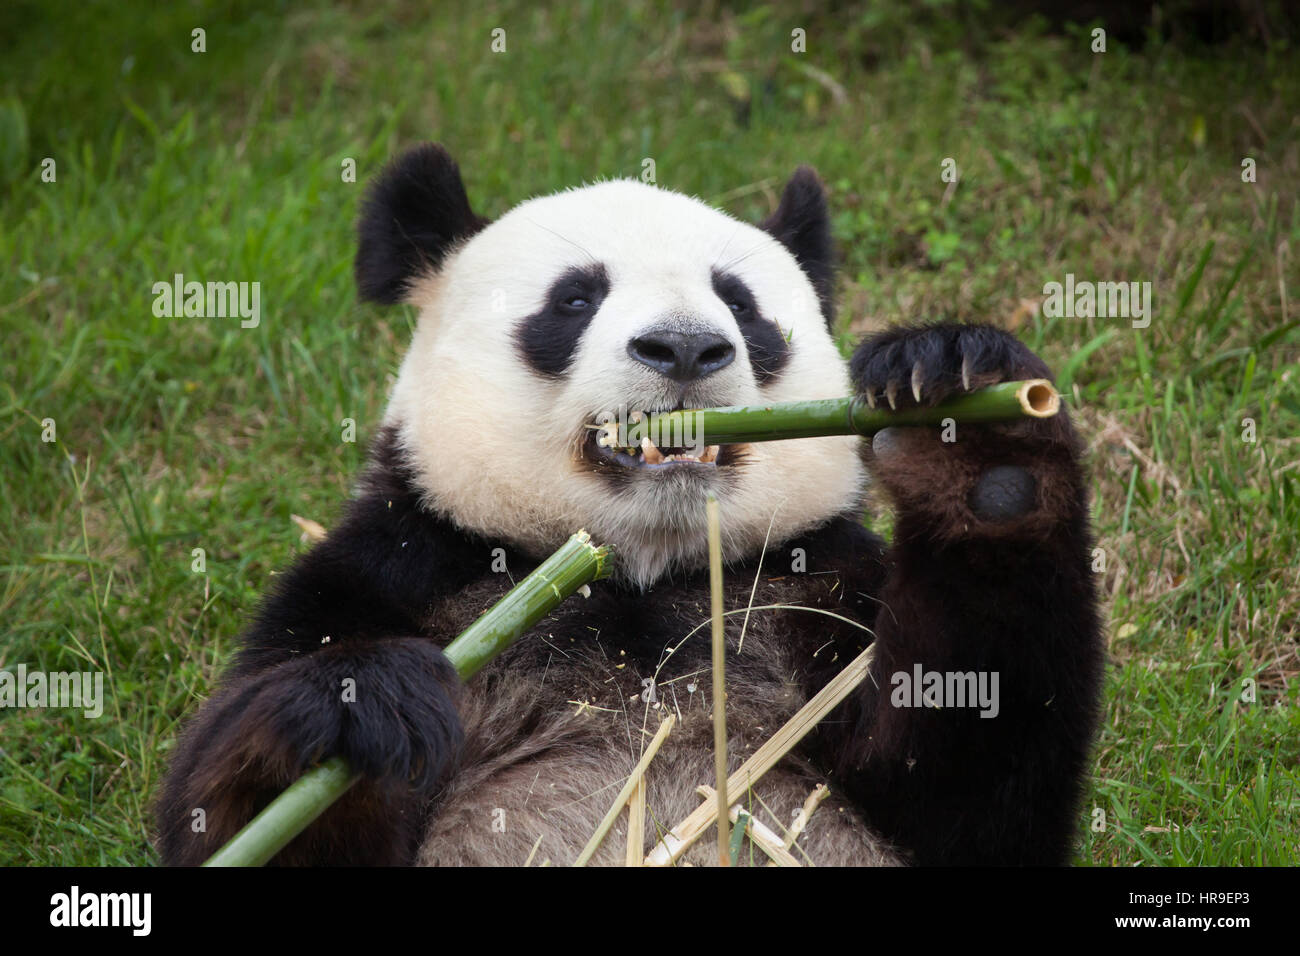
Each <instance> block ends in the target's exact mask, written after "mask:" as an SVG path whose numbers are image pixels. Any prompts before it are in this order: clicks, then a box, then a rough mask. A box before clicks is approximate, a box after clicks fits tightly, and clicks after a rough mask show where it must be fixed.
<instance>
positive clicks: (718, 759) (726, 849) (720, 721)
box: [705, 494, 731, 866]
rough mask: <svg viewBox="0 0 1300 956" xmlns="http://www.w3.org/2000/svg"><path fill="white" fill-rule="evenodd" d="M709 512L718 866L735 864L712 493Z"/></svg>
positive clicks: (718, 532) (718, 529)
mask: <svg viewBox="0 0 1300 956" xmlns="http://www.w3.org/2000/svg"><path fill="white" fill-rule="evenodd" d="M705 512H706V515H707V517H708V522H709V591H710V595H711V597H712V603H713V770H714V774H715V776H716V777H717V787H718V793H717V797H718V805H717V808H716V809H715V811H714V813H715V817H714V819H716V820H717V821H718V865H719V866H729V865H730V864H731V845H730V841H729V840H728V839H727V639H726V630H725V627H726V621H725V619H724V618H723V616H722V526H721V524H720V523H719V521H718V499H717V498H715V497H714V496H713V495H712V494H710V495H709V500H708V504H707V505H706V506H705Z"/></svg>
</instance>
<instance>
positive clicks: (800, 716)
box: [645, 644, 876, 866]
mask: <svg viewBox="0 0 1300 956" xmlns="http://www.w3.org/2000/svg"><path fill="white" fill-rule="evenodd" d="M875 649H876V645H874V644H872V645H871V646H870V647H868V648H867V649H866V650H864V651H863V652H862V653H861V654H859V655H858V656H857V657H855V658H854V659H853V660H852V661H850V662H849V664H848V666H846V667H845V668H844V670H842V671H840V672H839V673H838V674H836V675H835V676H834V677H833V678H831V680H830V682H829V683H828V684H827V685H826V686H825V687H823V688H822V689H821V690H820V691H818V692H817V693H816V694H815V695H814V696H813V698H812V700H810V701H808V703H806V704H804V705H803V706H802V707H800V708H799V710H798V712H797V713H796V714H795V715H794V716H793V717H791V718H790V719H789V720H788V721H786V722H785V725H784V726H783V727H782V728H781V729H780V730H778V731H777V732H776V733H774V734H773V735H772V736H771V737H769V738H768V739H767V740H766V741H764V743H763V745H762V746H761V747H759V748H758V749H757V750H755V751H754V754H753V756H752V757H750V758H749V759H748V760H746V761H745V762H744V764H742V765H741V767H740V769H739V770H737V771H736V772H735V773H733V774H732V775H731V776H730V777H728V778H727V792H728V793H732V794H736V793H743V792H744V791H746V790H748V789H749V788H750V787H751V786H752V785H753V784H754V783H755V782H756V781H757V780H758V779H759V778H760V777H761V776H763V774H765V773H767V772H768V771H769V770H771V769H772V768H773V767H774V766H776V764H777V763H778V762H779V761H780V760H781V758H782V757H784V756H785V755H786V754H787V753H788V752H789V751H790V749H791V748H792V747H794V745H795V744H797V743H798V742H799V741H800V740H802V739H803V738H804V737H805V736H806V735H807V734H808V732H809V731H810V730H812V729H813V727H815V726H817V723H818V722H819V721H820V720H821V719H822V718H823V717H825V716H826V715H827V714H829V713H830V712H831V711H832V710H834V709H835V706H836V705H837V704H839V703H840V701H842V700H844V698H845V697H847V696H849V694H850V693H851V692H852V691H853V689H854V688H855V687H857V686H858V685H859V684H861V683H862V681H863V679H864V678H865V677H866V676H867V670H868V668H870V666H871V659H872V657H874V656H875ZM717 813H718V807H717V804H716V803H715V802H714V801H706V802H704V803H702V804H700V806H698V807H697V808H696V809H695V810H694V812H692V813H691V815H690V816H688V817H687V818H686V819H685V820H683V821H682V822H681V823H679V824H677V826H675V827H673V828H672V829H671V830H670V831H668V833H666V834H664V837H663V839H662V840H660V841H659V843H658V844H656V845H655V848H654V849H653V850H651V851H650V853H649V855H647V856H646V858H645V865H646V866H671V865H672V864H673V863H675V862H676V861H677V860H678V859H680V858H681V855H682V854H683V853H685V852H686V850H687V849H689V848H690V846H691V844H692V843H694V842H695V841H696V840H698V839H699V838H700V837H701V836H702V835H703V834H704V831H705V830H707V829H708V828H709V827H710V826H711V825H712V823H713V821H714V820H715V819H717Z"/></svg>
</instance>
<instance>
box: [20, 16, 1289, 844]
mask: <svg viewBox="0 0 1300 956" xmlns="http://www.w3.org/2000/svg"><path fill="white" fill-rule="evenodd" d="M883 9H884V12H881V10H880V9H876V10H873V11H872V12H869V13H862V14H846V13H840V14H838V15H834V16H832V15H829V14H817V15H801V16H799V17H797V18H793V19H792V18H791V17H790V16H789V15H786V14H783V13H781V12H779V11H778V10H777V9H776V8H773V7H770V6H753V7H748V8H746V9H745V10H744V11H743V12H740V13H735V14H730V13H720V14H718V15H716V16H714V17H712V18H709V19H704V18H696V17H695V16H693V15H688V14H687V13H684V12H682V11H681V10H679V9H677V8H675V7H672V6H668V5H661V4H653V3H635V2H634V3H632V4H629V5H621V6H620V5H604V4H595V3H572V4H569V5H568V6H567V8H566V9H563V10H551V11H545V10H540V9H537V8H535V7H534V6H532V5H526V4H513V3H502V4H498V5H495V6H494V7H493V9H491V10H488V9H482V8H476V9H475V11H474V12H472V13H471V12H461V13H458V14H453V13H451V12H450V11H448V10H445V9H444V10H440V9H437V8H436V7H435V8H433V9H427V8H426V7H425V6H424V5H419V4H413V3H408V2H403V0H388V2H382V3H378V4H365V5H360V4H358V5H353V4H337V5H320V6H310V7H299V6H297V5H292V6H291V5H289V4H287V3H286V4H283V5H281V6H279V7H273V8H271V9H270V10H269V11H266V12H263V11H259V10H257V9H256V8H255V7H254V5H252V4H238V3H237V4H228V5H217V4H211V3H203V2H196V3H190V4H185V5H179V4H177V5H171V6H170V7H168V8H166V9H157V10H151V11H150V12H149V14H148V15H147V16H144V15H136V14H124V13H123V12H121V11H120V10H119V9H118V8H117V7H115V6H112V5H105V4H74V3H66V4H58V3H56V4H35V3H29V2H25V0H20V2H17V3H12V4H7V5H6V6H5V7H4V9H3V12H0V37H2V38H3V39H0V58H3V59H4V61H5V62H6V64H7V65H8V66H9V67H10V69H9V70H8V71H7V72H6V79H5V80H4V81H3V82H4V83H5V86H3V87H0V175H3V177H4V178H3V179H2V180H0V261H3V262H5V263H6V264H7V265H8V267H7V268H5V269H4V270H2V271H0V331H2V332H3V342H4V347H3V350H0V438H2V441H0V497H2V498H3V500H4V501H5V502H6V507H5V508H4V509H3V511H0V570H2V571H3V577H2V579H0V632H2V634H3V637H2V638H0V668H11V669H12V668H13V667H15V666H16V665H17V664H18V663H21V662H25V663H27V664H28V666H29V667H38V666H39V667H40V668H42V669H45V670H50V671H58V670H86V669H96V670H98V669H102V670H103V671H104V673H105V682H106V691H107V693H108V696H109V698H110V699H109V700H108V702H107V703H106V707H105V714H104V716H103V717H102V718H100V719H99V720H89V719H86V718H84V717H83V716H81V714H80V713H79V712H77V713H74V712H72V711H67V710H46V711H41V710H23V711H19V710H13V709H6V710H0V863H6V864H89V865H100V864H147V863H152V862H156V856H155V854H154V853H153V851H152V849H151V848H150V846H149V843H148V837H149V814H148V801H149V799H150V797H151V795H152V793H153V792H154V790H155V788H156V786H157V784H158V781H159V776H160V773H161V770H162V768H163V766H164V761H165V759H166V756H167V748H168V746H169V744H170V742H171V740H172V738H173V736H174V734H175V732H176V729H177V726H178V722H179V721H180V720H181V718H182V717H183V716H185V715H186V714H189V713H192V712H193V711H194V709H195V707H196V706H197V705H198V703H199V701H200V700H201V699H202V698H203V697H204V696H205V695H206V694H207V693H208V691H209V690H210V688H211V687H212V683H213V680H214V677H215V676H216V675H217V674H218V673H219V671H220V667H221V665H222V663H223V662H224V661H225V660H226V659H227V658H228V656H229V653H230V651H231V648H232V641H233V639H234V637H235V635H237V633H238V632H239V630H240V627H241V624H242V622H244V621H245V620H246V619H247V616H248V614H249V613H250V611H251V609H252V608H253V606H254V605H255V602H256V600H257V597H258V596H259V595H260V594H261V593H262V592H263V591H264V589H265V588H266V587H267V585H268V582H269V578H270V576H271V575H273V574H274V573H275V572H276V570H277V569H281V568H284V567H285V566H286V565H287V564H288V563H289V562H290V561H291V560H292V558H293V557H294V555H295V554H296V553H298V552H299V551H300V550H302V549H303V548H304V547H305V545H304V544H302V543H301V541H300V540H299V532H298V530H297V529H296V528H295V527H294V526H293V525H292V524H291V523H290V520H289V515H290V513H296V514H301V515H306V516H309V517H312V518H315V519H317V520H319V521H321V522H322V523H324V524H325V525H327V526H328V525H329V524H330V523H332V521H333V520H334V519H335V517H336V516H337V514H338V509H339V505H340V502H341V501H342V499H343V498H344V497H345V496H346V495H347V493H348V491H349V488H350V485H351V480H352V477H353V475H354V474H355V472H356V470H357V468H358V466H359V465H360V464H361V462H362V460H363V454H364V448H365V443H366V441H367V440H368V439H369V438H370V437H371V436H372V435H373V434H374V429H375V427H376V425H377V423H378V420H379V416H380V413H381V411H382V408H383V402H384V398H385V393H386V389H387V387H388V385H389V383H390V382H391V380H392V376H393V374H394V372H395V369H396V365H397V362H398V361H399V360H400V357H401V353H402V350H403V348H404V346H405V343H406V342H407V340H408V337H409V331H410V327H411V321H412V315H411V314H410V313H409V312H408V311H404V310H390V311H381V310H378V309H372V308H369V307H361V306H358V305H357V303H356V301H355V296H354V293H353V290H352V285H351V278H350V260H351V255H352V252H353V248H354V247H353V233H352V222H353V219H354V216H355V212H356V204H357V198H358V196H359V191H360V189H361V188H362V185H363V184H364V182H365V181H366V180H367V179H368V177H369V176H370V175H371V174H373V172H374V171H375V170H376V169H377V167H378V165H379V164H380V163H381V162H382V161H383V159H384V158H385V157H387V156H388V155H390V154H391V153H392V152H393V151H394V150H395V149H396V148H397V147H399V146H400V145H402V144H406V143H409V142H412V141H415V140H418V139H428V138H432V139H437V140H440V141H442V142H444V143H446V144H448V146H449V147H450V148H451V150H452V152H453V154H454V155H456V156H458V158H460V160H461V164H462V169H463V170H464V172H465V175H466V179H467V182H468V184H469V188H470V192H471V196H472V198H473V199H474V201H475V202H476V204H477V205H478V206H479V207H480V209H481V211H482V212H484V213H486V214H488V215H496V214H499V213H501V212H502V211H504V210H505V209H507V208H509V207H510V206H511V205H513V204H514V203H515V202H516V201H518V200H520V199H523V198H525V197H527V196H529V195H532V194H535V193H539V192H546V191H550V190H553V189H556V188H559V187H563V186H567V185H572V184H574V183H578V182H581V181H583V180H592V179H595V178H599V177H613V176H639V175H640V174H641V171H642V168H643V165H642V161H643V159H645V158H647V157H650V158H653V159H654V161H655V169H656V174H657V178H658V181H659V183H660V184H661V185H664V186H668V187H671V188H675V189H679V190H682V191H685V192H689V193H694V194H697V195H699V196H701V197H703V198H705V199H707V200H710V201H713V202H716V203H719V204H721V205H723V206H724V207H726V208H728V209H730V210H731V211H733V212H735V213H736V214H738V215H743V216H746V217H749V218H751V219H757V218H758V217H760V216H762V215H763V214H764V213H765V212H767V211H768V210H769V209H770V208H771V207H772V204H773V202H774V199H775V196H776V194H777V190H779V187H780V184H781V182H782V181H783V178H784V177H785V176H786V175H788V173H789V172H790V170H791V169H793V168H794V166H795V165H797V164H798V163H800V162H808V163H811V164H813V165H815V166H816V167H817V168H818V170H819V171H820V172H821V174H822V175H823V177H824V178H825V179H826V181H827V183H828V185H829V186H830V188H831V190H832V203H833V208H834V209H835V210H836V213H835V232H836V236H837V239H838V241H839V243H840V246H841V249H842V250H843V256H844V260H845V261H844V270H843V281H842V285H841V299H840V301H841V320H842V323H843V328H844V343H845V347H846V348H847V347H848V344H849V342H850V341H851V340H852V339H853V338H854V337H855V336H856V335H857V334H858V333H860V332H861V331H863V330H864V329H866V328H874V327H877V326H880V325H883V324H888V323H893V322H901V321H911V320H916V319H921V318H927V317H938V316H951V317H957V318H963V319H971V320H976V319H978V320H985V321H993V322H997V323H999V324H1002V325H1004V326H1006V327H1008V328H1012V329H1015V330H1017V331H1018V332H1019V334H1020V335H1021V336H1022V337H1023V338H1024V340H1025V341H1026V342H1028V343H1029V344H1030V345H1031V346H1032V347H1034V348H1035V349H1038V350H1039V351H1040V352H1041V353H1042V354H1043V355H1044V357H1045V358H1046V359H1047V360H1048V362H1049V364H1051V365H1052V366H1053V367H1054V368H1056V369H1058V370H1061V371H1062V381H1063V382H1064V383H1065V385H1066V386H1067V388H1066V392H1067V395H1068V397H1069V398H1070V400H1071V402H1072V404H1073V405H1074V406H1075V408H1076V409H1077V411H1076V413H1075V414H1076V415H1077V418H1078V421H1079V423H1080V425H1081V426H1082V428H1083V431H1084V434H1085V436H1086V437H1087V439H1088V440H1089V442H1090V445H1091V463H1092V470H1093V483H1094V517H1095V522H1096V528H1097V532H1098V536H1099V539H1100V542H1099V543H1100V545H1101V547H1102V548H1103V549H1104V561H1105V569H1104V572H1099V573H1101V574H1102V580H1103V582H1104V583H1103V589H1104V593H1105V595H1106V598H1107V616H1108V622H1109V634H1110V657H1111V666H1110V668H1109V676H1108V682H1107V689H1106V702H1105V714H1106V718H1105V726H1104V729H1103V732H1102V735H1101V739H1100V741H1099V744H1098V751H1097V760H1096V767H1095V773H1094V775H1093V778H1092V781H1091V785H1090V793H1089V795H1088V797H1087V800H1086V804H1085V811H1084V814H1082V815H1081V820H1080V825H1079V849H1078V855H1077V861H1078V862H1079V863H1081V864H1099V865H1133V864H1144V865H1163V864H1220V865H1233V864H1284V863H1292V864H1294V863H1296V862H1297V861H1300V845H1298V844H1300V788H1298V787H1297V782H1298V780H1300V769H1298V764H1300V706H1298V704H1300V701H1298V700H1297V696H1298V694H1300V645H1298V643H1297V642H1298V641H1300V572H1298V571H1297V562H1296V558H1295V556H1296V554H1297V552H1298V551H1300V495H1298V494H1297V492H1300V468H1298V467H1297V461H1300V437H1297V436H1300V370H1298V369H1300V363H1298V362H1297V359H1298V358H1300V332H1298V331H1297V321H1298V320H1300V303H1297V302H1296V301H1295V298H1294V293H1295V290H1296V289H1297V288H1300V282H1297V278H1300V277H1298V275H1297V269H1296V264H1295V263H1296V260H1297V258H1300V224H1298V220H1297V217H1296V193H1295V187H1294V184H1295V182H1296V181H1297V174H1298V173H1300V169H1297V165H1298V164H1300V158H1298V153H1300V151H1298V150H1297V145H1298V144H1297V139H1298V135H1297V126H1296V122H1295V115H1294V109H1293V107H1294V104H1295V103H1296V102H1300V65H1298V64H1297V62H1296V60H1295V58H1294V56H1293V55H1290V54H1289V51H1287V50H1285V49H1276V50H1274V51H1272V52H1268V53H1265V52H1261V51H1259V50H1238V49H1235V48H1231V47H1229V48H1223V49H1219V50H1216V51H1210V52H1206V51H1202V52H1200V53H1195V54H1189V53H1187V52H1185V51H1181V50H1177V49H1174V48H1171V47H1167V46H1165V45H1163V44H1161V43H1159V42H1153V43H1150V44H1148V45H1147V47H1146V48H1145V49H1143V50H1142V51H1140V52H1134V51H1129V50H1125V49H1123V48H1121V47H1120V46H1119V45H1118V44H1116V43H1114V42H1112V43H1111V44H1110V47H1109V50H1108V52H1106V53H1105V54H1102V55H1098V54H1092V53H1091V52H1089V34H1088V32H1087V30H1086V29H1084V28H1083V27H1080V28H1077V29H1071V30H1068V31H1066V32H1065V33H1064V34H1062V35H1055V36H1049V35H1047V34H1046V33H1045V32H1044V31H1043V29H1042V28H1041V27H1039V26H1037V25H1035V24H1034V23H1033V22H1026V23H1022V24H1019V25H1018V26H1017V28H1016V29H1015V30H1014V31H1005V30H1001V29H997V28H996V27H995V26H992V25H987V26H985V25H982V24H981V23H980V22H976V23H974V24H971V23H969V22H968V23H965V24H962V23H959V22H954V23H953V24H952V25H949V26H944V25H943V24H942V23H940V24H938V25H935V26H932V27H930V28H927V29H926V30H922V29H921V28H919V27H918V26H917V25H916V24H915V23H913V22H912V21H911V20H909V18H908V17H907V16H905V15H901V14H894V13H890V12H889V11H890V9H891V8H887V7H886V8H883ZM196 26H201V27H204V28H205V29H206V31H207V34H206V44H207V52H206V53H202V54H199V53H193V52H191V50H190V43H191V33H190V31H191V30H192V29H193V28H194V27H196ZM795 26H799V27H802V28H804V29H806V30H807V44H808V45H807V49H808V52H807V53H806V54H803V55H797V54H792V53H791V52H790V30H791V29H792V28H793V27H795ZM495 27H503V28H505V29H506V43H507V49H506V52H505V53H504V54H494V53H492V52H491V51H490V48H489V47H490V43H491V30H492V29H493V28H495ZM45 157H52V158H54V160H55V161H56V164H57V167H56V168H57V181H56V182H53V183H47V182H42V181H41V178H40V163H41V160H42V159H44V158H45ZM947 157H952V158H953V159H955V161H956V164H957V168H958V170H959V173H960V182H959V184H958V185H957V186H956V188H955V189H952V190H947V189H946V184H945V183H944V182H943V181H941V179H940V172H941V164H942V161H943V160H944V159H945V158H947ZM1244 157H1253V158H1254V159H1255V161H1256V169H1257V181H1256V182H1254V183H1243V182H1242V179H1241V163H1242V159H1243V158H1244ZM349 158H350V159H353V160H355V163H356V168H357V180H358V182H356V183H350V182H345V181H343V178H342V177H341V175H340V171H341V168H342V164H343V162H344V160H345V159H349ZM176 272H182V273H184V274H185V275H186V276H187V278H194V279H199V280H201V281H204V280H208V279H220V280H247V281H259V282H260V283H261V287H262V310H263V317H262V322H261V325H260V326H259V327H258V328H256V329H241V328H240V327H239V322H238V319H233V320H220V319H216V320H200V321H195V320H184V319H167V318H157V317H155V316H154V315H153V313H152V309H151V305H152V300H153V297H152V293H151V287H152V284H153V283H154V282H156V281H159V280H164V281H165V280H167V279H169V278H170V277H171V276H172V275H173V274H174V273H176ZM1067 272H1073V273H1074V274H1075V275H1076V277H1078V278H1091V279H1097V280H1131V281H1150V282H1151V283H1152V287H1153V292H1154V302H1155V309H1154V317H1153V320H1152V322H1151V325H1150V327H1149V328H1147V329H1133V328H1131V327H1130V325H1129V323H1128V322H1127V321H1124V320H1119V321H1116V320H1110V319H1069V318H1060V319H1049V318H1045V317H1043V315H1042V313H1041V311H1040V310H1039V309H1038V308H1037V302H1038V300H1039V299H1041V298H1042V288H1043V285H1044V283H1045V282H1048V281H1063V279H1064V276H1065V274H1066V273H1067ZM349 418H350V419H354V420H355V422H356V428H357V435H356V441H355V442H354V443H349V442H344V441H341V440H340V436H341V433H342V429H343V425H342V422H343V420H344V419H349ZM1245 418H1250V419H1252V420H1253V421H1254V423H1255V429H1256V434H1255V441H1253V442H1249V441H1243V438H1242V434H1243V424H1242V421H1243V419H1245ZM44 419H53V420H54V422H55V426H56V429H57V439H58V440H57V442H54V443H46V442H43V441H41V432H42V426H41V422H42V421H43V420H44ZM881 523H882V526H884V527H887V526H888V516H887V515H885V516H883V517H882V519H881ZM196 548H202V549H203V551H204V558H205V562H206V572H205V573H196V572H194V571H193V570H192V566H193V563H194V562H195V560H196V559H195V556H194V549H196ZM1245 681H1253V695H1252V694H1250V693H1246V692H1244V691H1243V687H1244V686H1247V685H1244V684H1243V682H1245ZM1247 690H1249V687H1248V686H1247ZM1243 694H1245V696H1246V697H1247V698H1249V697H1251V696H1253V700H1244V699H1243ZM1094 808H1095V809H1096V810H1101V811H1104V813H1105V824H1106V825H1105V829H1104V831H1103V832H1095V831H1094V830H1093V829H1092V828H1091V827H1090V826H1089V823H1090V821H1091V820H1092V819H1093V812H1094Z"/></svg>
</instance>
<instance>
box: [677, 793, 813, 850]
mask: <svg viewBox="0 0 1300 956" xmlns="http://www.w3.org/2000/svg"><path fill="white" fill-rule="evenodd" d="M695 792H696V793H698V794H699V795H700V796H701V797H703V798H704V799H705V800H713V799H715V798H716V797H717V794H716V793H715V792H714V790H713V788H712V787H706V786H700V787H696V788H695ZM742 812H744V811H742V810H741V807H740V804H738V803H733V804H732V805H731V807H730V808H729V809H728V810H727V818H728V819H729V820H731V822H732V823H735V824H737V825H739V824H740V814H741V813H742ZM745 817H746V819H747V820H748V824H747V830H748V834H749V839H750V841H751V842H752V843H753V844H754V845H755V846H756V847H758V848H759V849H760V850H762V851H763V852H764V853H766V854H767V856H768V858H769V860H770V861H771V862H770V863H768V866H803V864H802V863H800V862H799V861H798V860H797V859H795V857H794V855H793V854H792V853H791V852H790V849H789V847H788V846H787V845H786V844H785V843H784V842H782V840H781V838H780V837H779V836H777V834H776V832H775V831H774V830H772V828H771V827H769V826H768V825H767V824H765V823H763V822H762V821H761V820H759V819H758V817H756V816H754V815H753V814H752V813H748V812H745Z"/></svg>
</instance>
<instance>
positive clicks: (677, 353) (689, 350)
mask: <svg viewBox="0 0 1300 956" xmlns="http://www.w3.org/2000/svg"><path fill="white" fill-rule="evenodd" d="M627 354H628V355H630V356H632V358H634V359H636V360H637V361H638V362H640V363H641V364H642V365H646V366H649V367H650V368H652V369H654V370H655V371H656V372H659V373H661V374H663V375H666V376H668V378H671V379H672V380H673V381H675V382H691V381H694V380H695V379H697V378H704V376H706V375H712V374H713V373H714V372H716V371H718V370H719V369H722V368H726V367H727V366H728V365H730V364H731V363H732V360H734V359H735V357H736V348H735V346H733V345H732V344H731V342H730V341H728V340H727V339H726V338H724V337H723V336H721V335H718V334H717V333H716V332H690V333H686V332H672V331H669V330H667V329H658V330H654V331H650V332H647V333H646V334H645V335H639V336H637V337H636V338H634V339H632V341H630V342H628V343H627Z"/></svg>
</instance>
